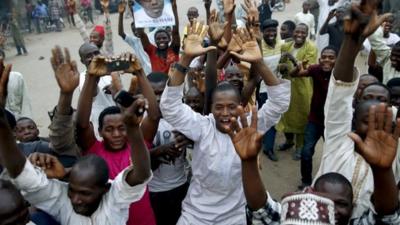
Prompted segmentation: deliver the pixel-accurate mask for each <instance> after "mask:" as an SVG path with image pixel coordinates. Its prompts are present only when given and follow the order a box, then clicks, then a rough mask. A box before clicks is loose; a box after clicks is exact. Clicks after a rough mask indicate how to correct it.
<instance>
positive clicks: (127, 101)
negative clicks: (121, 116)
mask: <svg viewBox="0 0 400 225" xmlns="http://www.w3.org/2000/svg"><path fill="white" fill-rule="evenodd" d="M137 99H138V97H135V96H132V95H131V94H130V93H129V92H127V91H125V90H121V91H119V92H117V94H115V97H114V101H115V102H116V103H118V104H120V105H122V106H123V107H125V108H128V107H129V106H131V105H132V103H133V102H135V101H136V100H137ZM144 111H145V109H144V108H138V109H137V110H136V112H135V114H136V115H137V116H142V115H143V113H144Z"/></svg>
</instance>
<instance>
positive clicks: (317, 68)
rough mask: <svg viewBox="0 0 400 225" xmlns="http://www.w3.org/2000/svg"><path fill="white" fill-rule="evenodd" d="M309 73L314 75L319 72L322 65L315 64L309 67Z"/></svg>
mask: <svg viewBox="0 0 400 225" xmlns="http://www.w3.org/2000/svg"><path fill="white" fill-rule="evenodd" d="M307 70H308V73H309V74H310V76H313V75H314V74H316V73H319V72H320V71H321V66H320V65H319V64H314V65H311V66H309V67H308V69H307Z"/></svg>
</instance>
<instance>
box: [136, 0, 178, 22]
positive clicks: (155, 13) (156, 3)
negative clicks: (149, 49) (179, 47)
mask: <svg viewBox="0 0 400 225" xmlns="http://www.w3.org/2000/svg"><path fill="white" fill-rule="evenodd" d="M133 13H134V16H135V25H136V27H164V26H173V25H175V17H174V13H173V11H172V4H171V0H135V4H134V5H133Z"/></svg>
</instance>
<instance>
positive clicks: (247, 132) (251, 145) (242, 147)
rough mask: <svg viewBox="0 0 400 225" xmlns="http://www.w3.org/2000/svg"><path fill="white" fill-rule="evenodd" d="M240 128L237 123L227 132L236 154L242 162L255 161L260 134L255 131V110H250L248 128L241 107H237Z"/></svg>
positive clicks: (259, 148)
mask: <svg viewBox="0 0 400 225" xmlns="http://www.w3.org/2000/svg"><path fill="white" fill-rule="evenodd" d="M238 112H239V117H240V121H241V124H242V128H240V126H239V124H237V121H235V122H234V123H235V125H234V126H233V127H232V129H231V130H230V131H229V136H230V137H231V139H232V142H233V145H234V146H235V150H236V153H237V154H238V155H239V157H240V158H241V159H242V161H247V160H256V159H257V156H258V153H259V152H260V150H261V139H262V136H263V135H262V134H261V133H258V131H257V120H258V118H257V108H256V107H253V108H252V116H251V124H250V126H248V122H247V117H246V114H245V112H244V110H243V107H242V106H238Z"/></svg>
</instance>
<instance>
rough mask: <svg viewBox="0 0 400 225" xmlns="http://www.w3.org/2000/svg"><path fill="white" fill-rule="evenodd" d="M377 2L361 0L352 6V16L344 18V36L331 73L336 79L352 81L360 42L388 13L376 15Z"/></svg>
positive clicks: (371, 32)
mask: <svg viewBox="0 0 400 225" xmlns="http://www.w3.org/2000/svg"><path fill="white" fill-rule="evenodd" d="M377 4H378V3H377V1H374V0H363V1H361V5H360V6H356V5H353V6H352V9H351V10H352V17H351V18H348V17H347V18H345V22H344V31H345V36H344V39H343V43H342V46H341V49H340V51H339V55H338V59H337V60H336V66H335V69H334V73H333V75H334V77H335V79H336V80H340V81H343V82H352V81H354V76H353V67H354V63H355V59H356V57H357V54H358V52H359V51H360V49H361V47H362V44H363V43H364V41H365V39H366V38H367V37H368V36H369V35H371V34H373V33H374V32H375V30H376V29H377V28H378V27H379V26H380V25H381V24H382V23H383V21H385V19H386V18H387V17H388V16H389V15H390V14H385V15H383V16H378V13H377ZM371 45H372V43H371Z"/></svg>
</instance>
